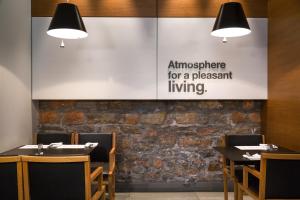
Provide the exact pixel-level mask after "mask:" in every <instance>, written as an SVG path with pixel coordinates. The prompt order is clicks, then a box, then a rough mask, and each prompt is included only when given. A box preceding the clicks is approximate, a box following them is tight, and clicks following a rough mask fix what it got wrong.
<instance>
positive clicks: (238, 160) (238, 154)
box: [214, 147, 296, 200]
mask: <svg viewBox="0 0 300 200" xmlns="http://www.w3.org/2000/svg"><path fill="white" fill-rule="evenodd" d="M214 149H215V150H216V151H218V152H219V153H221V154H222V156H223V167H224V169H225V167H226V166H227V164H226V160H229V161H230V166H229V170H230V174H231V176H232V177H235V166H236V165H255V166H256V167H257V168H258V167H259V164H260V160H249V159H247V158H245V157H243V155H244V154H246V152H248V153H250V154H251V155H253V154H255V153H259V154H261V153H268V152H269V153H296V152H294V151H292V150H289V149H286V148H283V147H279V148H278V149H272V150H267V151H265V150H240V149H238V148H236V147H214ZM224 190H227V176H226V174H225V173H224ZM237 198H238V197H237V184H236V183H235V182H234V199H235V200H237ZM224 199H225V200H228V197H227V196H225V198H224Z"/></svg>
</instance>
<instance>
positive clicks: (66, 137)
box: [36, 133, 74, 144]
mask: <svg viewBox="0 0 300 200" xmlns="http://www.w3.org/2000/svg"><path fill="white" fill-rule="evenodd" d="M56 142H62V143H63V144H74V133H71V134H67V133H38V134H37V135H36V144H50V143H56Z"/></svg>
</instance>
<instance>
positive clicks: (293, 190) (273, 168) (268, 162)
mask: <svg viewBox="0 0 300 200" xmlns="http://www.w3.org/2000/svg"><path fill="white" fill-rule="evenodd" d="M261 171H262V173H263V174H264V177H265V180H261V181H262V182H261V183H260V184H262V185H263V186H264V187H265V188H264V189H262V190H264V191H260V192H263V193H265V198H266V199H272V198H273V199H274V198H275V199H300V187H299V180H300V154H271V153H265V154H262V160H261Z"/></svg>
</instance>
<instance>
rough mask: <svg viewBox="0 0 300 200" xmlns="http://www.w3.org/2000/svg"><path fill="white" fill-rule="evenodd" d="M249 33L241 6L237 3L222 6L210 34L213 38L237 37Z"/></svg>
mask: <svg viewBox="0 0 300 200" xmlns="http://www.w3.org/2000/svg"><path fill="white" fill-rule="evenodd" d="M249 33H251V30H250V27H249V24H248V22H247V18H246V16H245V13H244V11H243V8H242V5H241V4H240V3H238V2H228V3H224V4H222V6H221V8H220V11H219V14H218V16H217V19H216V22H215V25H214V27H213V30H212V32H211V35H212V36H215V37H223V38H226V37H239V36H244V35H247V34H249Z"/></svg>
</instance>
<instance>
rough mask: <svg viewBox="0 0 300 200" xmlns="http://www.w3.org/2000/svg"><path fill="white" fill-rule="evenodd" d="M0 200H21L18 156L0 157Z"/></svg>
mask: <svg viewBox="0 0 300 200" xmlns="http://www.w3.org/2000/svg"><path fill="white" fill-rule="evenodd" d="M0 199H2V200H23V179H22V163H21V158H20V157H19V156H0Z"/></svg>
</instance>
